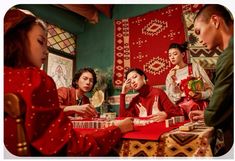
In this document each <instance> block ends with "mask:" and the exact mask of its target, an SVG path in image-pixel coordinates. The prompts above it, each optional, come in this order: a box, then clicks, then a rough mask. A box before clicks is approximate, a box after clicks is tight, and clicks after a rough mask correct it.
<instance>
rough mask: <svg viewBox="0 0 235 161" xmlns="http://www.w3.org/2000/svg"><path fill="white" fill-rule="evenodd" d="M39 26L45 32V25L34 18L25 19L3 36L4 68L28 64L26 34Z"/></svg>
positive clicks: (27, 40)
mask: <svg viewBox="0 0 235 161" xmlns="http://www.w3.org/2000/svg"><path fill="white" fill-rule="evenodd" d="M35 24H39V25H40V26H41V27H42V28H43V29H44V30H46V25H45V23H44V22H43V21H42V20H40V19H37V18H35V17H27V18H25V19H24V20H22V21H21V22H20V23H19V24H17V25H16V26H15V27H14V28H11V29H10V30H9V31H7V33H5V34H4V66H10V67H19V66H22V65H24V64H27V63H29V62H28V53H29V39H28V36H27V33H28V32H29V31H30V30H31V28H32V26H33V25H35Z"/></svg>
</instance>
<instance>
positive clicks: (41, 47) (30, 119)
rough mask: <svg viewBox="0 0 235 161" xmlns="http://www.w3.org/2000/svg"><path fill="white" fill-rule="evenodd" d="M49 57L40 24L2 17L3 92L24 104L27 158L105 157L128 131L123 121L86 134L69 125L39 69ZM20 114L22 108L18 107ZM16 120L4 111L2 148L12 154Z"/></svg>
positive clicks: (13, 12) (13, 14)
mask: <svg viewBox="0 0 235 161" xmlns="http://www.w3.org/2000/svg"><path fill="white" fill-rule="evenodd" d="M47 54H48V50H47V28H46V26H45V23H44V22H43V21H41V20H39V19H38V18H37V17H35V16H34V15H33V14H32V13H30V12H29V11H26V10H20V9H15V8H13V9H10V10H8V11H7V13H6V15H5V17H4V94H5V93H14V94H16V95H17V96H18V97H19V98H20V99H21V100H22V101H23V102H24V104H25V109H24V111H25V114H24V127H25V132H26V137H27V143H28V145H29V147H30V150H31V155H32V156H34V155H46V156H51V155H53V156H57V155H59V154H61V152H62V151H63V154H64V155H69V156H101V155H107V154H108V153H109V151H110V150H111V148H112V147H114V146H115V145H116V143H117V142H118V141H119V139H120V138H121V135H122V133H125V132H128V131H131V130H132V129H133V122H132V121H131V119H130V118H127V119H125V120H123V121H122V122H120V123H119V124H117V126H110V127H108V128H105V129H97V130H95V131H94V132H93V133H91V134H84V133H81V131H79V130H75V129H73V127H72V123H71V121H70V119H69V118H68V117H67V116H66V115H65V114H64V112H63V110H62V109H61V108H60V107H59V101H58V93H57V90H56V86H55V83H54V81H53V79H52V78H51V77H50V76H48V75H47V74H46V73H45V72H44V71H42V70H40V67H41V65H42V64H43V63H44V62H45V60H46V57H47ZM22 110H23V109H22ZM16 135H17V132H16V121H15V119H14V118H11V117H10V116H9V115H8V114H7V113H4V144H5V147H6V148H7V149H8V150H9V151H10V152H11V153H12V154H15V155H16V154H17V150H16V144H17V140H16Z"/></svg>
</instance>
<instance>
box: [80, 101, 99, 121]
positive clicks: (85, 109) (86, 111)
mask: <svg viewBox="0 0 235 161" xmlns="http://www.w3.org/2000/svg"><path fill="white" fill-rule="evenodd" d="M76 112H77V113H78V114H79V115H80V116H82V117H85V118H90V117H98V113H97V111H96V109H95V107H94V106H93V105H92V104H84V105H80V106H78V108H77V109H76Z"/></svg>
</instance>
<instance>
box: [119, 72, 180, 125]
mask: <svg viewBox="0 0 235 161" xmlns="http://www.w3.org/2000/svg"><path fill="white" fill-rule="evenodd" d="M125 78H126V80H125V82H124V83H123V86H122V91H121V94H120V110H119V116H121V117H127V116H133V117H147V118H149V119H152V120H154V121H156V122H161V121H164V120H165V119H166V118H171V117H173V116H181V115H183V113H182V111H181V109H180V108H179V107H178V106H175V105H174V104H173V103H172V102H171V101H170V100H169V98H168V97H167V95H166V94H165V92H164V91H163V90H162V89H160V88H153V87H151V86H150V85H148V83H147V76H146V74H145V73H144V72H143V71H142V70H141V69H139V68H130V69H129V70H128V71H127V72H126V75H125ZM130 90H135V91H137V92H138V95H137V96H135V97H134V98H133V99H132V100H131V102H130V104H129V106H128V108H126V102H125V96H126V94H127V92H128V91H130Z"/></svg>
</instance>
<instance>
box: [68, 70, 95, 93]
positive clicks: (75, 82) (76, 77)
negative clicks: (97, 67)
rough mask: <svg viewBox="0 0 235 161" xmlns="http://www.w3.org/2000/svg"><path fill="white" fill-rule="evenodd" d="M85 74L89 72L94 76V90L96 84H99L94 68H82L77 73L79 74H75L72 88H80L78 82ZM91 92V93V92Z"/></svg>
mask: <svg viewBox="0 0 235 161" xmlns="http://www.w3.org/2000/svg"><path fill="white" fill-rule="evenodd" d="M85 72H89V73H91V74H92V77H93V86H92V88H91V90H92V89H93V88H94V86H95V84H96V82H97V77H96V73H95V71H94V70H93V69H92V68H89V67H85V68H81V69H79V70H78V71H77V73H75V75H74V77H73V81H72V87H74V88H76V89H77V88H78V85H77V81H78V80H79V78H80V77H81V75H82V74H83V73H85ZM91 90H90V91H91Z"/></svg>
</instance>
